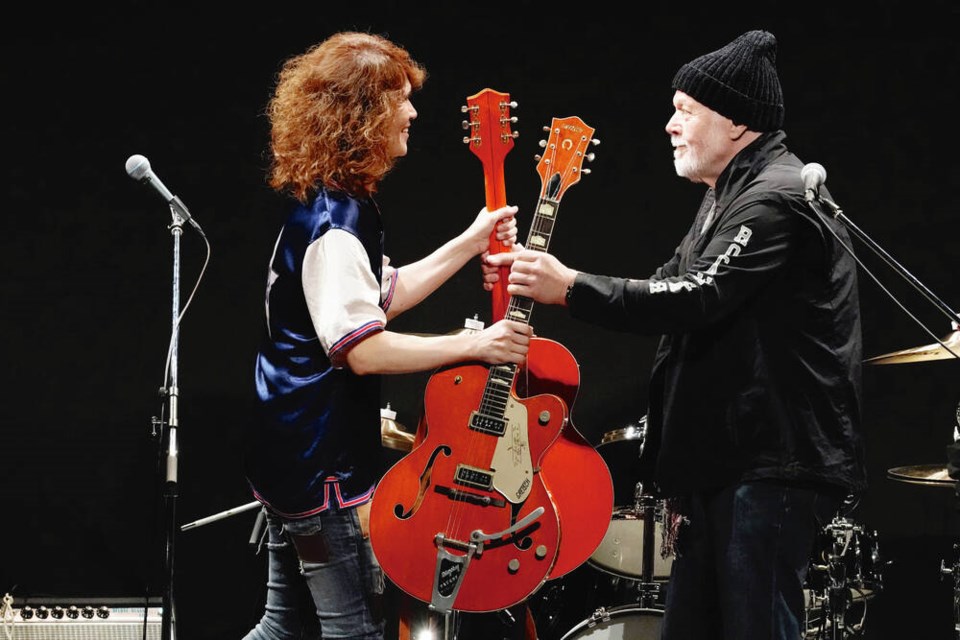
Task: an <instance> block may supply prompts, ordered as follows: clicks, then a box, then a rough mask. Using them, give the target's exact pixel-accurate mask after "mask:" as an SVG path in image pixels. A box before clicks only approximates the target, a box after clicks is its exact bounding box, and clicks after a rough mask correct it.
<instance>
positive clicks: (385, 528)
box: [370, 137, 568, 613]
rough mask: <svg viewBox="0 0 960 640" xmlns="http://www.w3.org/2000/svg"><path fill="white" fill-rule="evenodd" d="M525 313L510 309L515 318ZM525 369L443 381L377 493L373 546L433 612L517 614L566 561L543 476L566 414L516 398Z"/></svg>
mask: <svg viewBox="0 0 960 640" xmlns="http://www.w3.org/2000/svg"><path fill="white" fill-rule="evenodd" d="M511 140H512V137H511ZM525 304H526V305H529V301H526V302H524V301H516V300H510V301H509V304H508V309H507V313H513V314H514V315H519V314H521V313H522V309H523V307H524V305H525ZM517 370H518V367H517V366H516V365H513V364H503V365H498V366H490V365H487V364H485V363H466V364H461V365H458V366H452V367H447V368H442V369H440V370H439V371H437V372H436V373H434V374H433V375H432V376H431V377H430V380H429V381H428V382H427V385H426V390H425V392H424V412H423V416H422V417H421V421H420V426H419V429H418V435H417V441H416V442H415V444H414V447H413V449H412V450H411V451H410V452H409V453H408V454H407V455H406V456H404V457H403V458H402V459H401V460H400V461H399V462H397V463H396V464H394V465H393V466H392V467H390V469H388V470H387V472H386V473H385V474H384V476H383V478H381V480H380V482H379V484H378V485H377V489H376V491H375V492H374V495H373V500H372V501H371V509H370V542H371V545H372V546H373V550H374V553H375V554H376V556H377V560H378V561H379V562H380V566H381V567H382V568H383V571H384V573H385V574H386V576H387V577H388V578H389V579H390V580H391V582H393V583H394V584H395V585H396V586H397V587H398V588H400V589H401V590H402V591H404V592H405V593H407V594H408V595H410V596H412V597H414V598H416V599H418V600H421V601H423V602H426V603H429V604H430V607H431V609H432V610H434V611H438V612H443V613H448V612H451V611H472V612H485V611H498V610H501V609H506V608H508V607H511V606H514V605H516V604H518V603H520V602H523V601H524V600H525V599H526V598H528V597H529V596H530V595H532V594H533V593H534V592H535V591H536V590H537V589H538V588H539V587H540V586H541V585H542V584H543V583H544V582H545V581H546V580H547V577H548V575H549V574H550V570H551V568H552V567H553V563H554V560H555V559H556V557H557V553H558V549H559V545H560V521H559V518H558V516H557V511H556V508H555V506H554V504H553V500H552V499H551V496H550V493H549V492H548V491H547V489H546V487H545V486H544V483H543V480H542V477H541V474H540V473H539V470H540V462H541V458H542V457H543V454H544V452H545V451H546V450H547V449H548V448H549V446H550V445H551V444H552V443H553V442H554V441H556V440H557V439H558V437H559V436H560V431H561V429H562V428H563V426H564V425H565V424H566V423H567V420H568V414H567V406H566V404H565V403H564V402H563V400H562V399H561V398H559V397H558V396H555V395H549V394H543V395H537V396H531V397H525V398H520V397H518V396H517V394H516V393H515V391H514V388H515V384H516V382H517Z"/></svg>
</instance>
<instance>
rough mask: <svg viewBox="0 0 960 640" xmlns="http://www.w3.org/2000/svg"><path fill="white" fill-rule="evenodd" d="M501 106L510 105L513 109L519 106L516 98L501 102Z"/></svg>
mask: <svg viewBox="0 0 960 640" xmlns="http://www.w3.org/2000/svg"><path fill="white" fill-rule="evenodd" d="M500 106H501V107H502V106H508V107H510V108H511V109H516V108H517V101H516V100H511V101H510V102H501V103H500Z"/></svg>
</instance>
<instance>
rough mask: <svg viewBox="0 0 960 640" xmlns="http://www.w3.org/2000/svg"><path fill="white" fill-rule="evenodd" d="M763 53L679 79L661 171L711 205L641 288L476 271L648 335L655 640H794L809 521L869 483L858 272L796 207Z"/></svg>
mask: <svg viewBox="0 0 960 640" xmlns="http://www.w3.org/2000/svg"><path fill="white" fill-rule="evenodd" d="M776 54H777V41H776V39H775V37H774V36H773V35H772V34H771V33H769V32H767V31H761V30H755V31H749V32H747V33H744V34H742V35H740V36H739V37H737V38H735V39H734V40H733V41H731V42H730V43H729V44H727V45H725V46H723V47H721V48H719V49H717V50H715V51H712V52H710V53H707V54H705V55H701V56H699V57H697V58H695V59H693V60H692V61H690V62H688V63H686V64H684V65H682V66H681V67H680V69H679V70H678V71H677V73H676V75H675V77H674V80H673V89H674V90H675V93H674V96H673V106H674V113H673V115H672V116H671V118H670V120H669V122H668V123H667V126H666V131H667V134H668V135H669V137H670V143H671V145H672V147H673V161H674V167H675V169H676V172H677V175H679V176H681V177H683V178H686V179H688V180H690V181H692V182H694V183H702V184H704V185H705V186H706V191H705V193H704V196H703V200H702V202H701V204H700V207H699V210H698V211H697V212H696V215H695V217H694V219H693V221H692V224H691V226H690V229H689V231H688V232H687V234H686V236H685V237H684V238H683V239H682V240H681V241H680V243H679V245H677V247H676V250H675V253H674V254H673V255H672V257H670V259H669V260H668V261H667V262H666V263H665V264H664V265H663V266H661V267H660V268H658V269H657V270H656V271H655V272H654V273H653V274H652V275H650V276H649V277H647V278H644V279H632V278H624V277H613V276H606V275H595V274H589V273H586V272H583V271H578V270H574V269H571V268H569V267H567V266H565V265H563V264H562V263H561V262H560V261H559V260H557V259H556V258H555V257H553V256H552V255H550V254H547V253H544V252H539V251H531V250H523V251H519V252H504V253H499V254H496V255H491V256H487V257H485V260H486V264H487V266H486V267H485V269H488V270H489V269H493V268H495V267H499V266H501V265H505V264H511V263H512V268H511V273H510V284H509V286H508V292H509V293H510V294H511V295H519V296H525V297H529V298H532V299H534V300H536V301H538V302H542V303H546V304H561V305H565V306H567V307H568V309H569V312H570V314H571V315H572V316H573V317H574V318H577V319H579V320H581V321H585V322H588V323H592V324H596V325H599V326H603V327H607V328H611V329H615V330H621V331H631V332H636V333H640V334H647V335H660V336H661V340H660V345H659V348H658V351H657V354H656V357H655V361H654V365H653V371H652V373H651V377H650V385H649V411H648V416H647V418H648V419H647V429H648V433H647V439H648V442H647V446H646V447H645V451H644V456H645V460H643V461H642V463H643V464H646V465H648V468H647V469H644V470H642V471H643V473H644V474H652V477H648V479H652V481H653V486H654V487H655V488H656V492H657V493H658V494H659V495H660V496H661V497H662V498H663V499H664V501H665V504H666V506H667V518H666V520H667V526H666V529H667V531H668V532H669V533H670V534H671V535H670V536H668V543H669V544H668V545H667V548H672V549H674V550H675V551H676V557H675V559H674V561H673V564H672V572H671V575H670V578H669V581H668V583H667V597H666V608H665V612H664V616H663V621H662V633H663V636H662V637H663V639H664V640H677V639H681V638H682V639H684V640H700V639H707V638H710V639H716V638H723V639H724V640H767V639H776V640H786V639H790V640H797V639H799V638H800V637H801V635H802V633H803V629H802V626H803V621H804V611H805V603H804V592H803V586H804V582H805V579H806V573H807V567H808V564H809V561H810V559H811V554H812V551H813V547H814V542H815V540H816V537H817V534H818V532H819V527H820V525H822V524H825V523H827V522H829V521H830V519H831V517H832V516H834V515H836V514H837V512H838V509H839V508H840V505H841V504H842V502H843V499H844V498H845V497H847V496H848V495H850V494H856V493H858V492H860V491H863V490H864V489H865V488H866V471H865V465H864V452H863V442H862V434H861V365H860V363H861V361H862V343H861V333H860V306H859V298H858V289H857V287H858V285H857V273H856V261H855V260H854V258H853V257H852V255H851V254H850V253H849V252H848V251H847V250H846V249H845V248H844V246H843V245H845V246H846V247H850V238H849V236H848V234H847V232H846V230H845V229H844V228H843V226H842V225H841V224H840V223H839V222H837V221H836V220H834V219H832V218H830V217H827V216H822V215H819V213H818V212H817V211H815V210H814V209H813V208H812V207H811V206H810V205H809V203H808V202H807V201H806V200H805V197H804V196H805V190H804V184H803V180H802V179H801V176H800V172H801V168H802V167H803V162H802V161H801V160H800V159H799V158H797V157H796V156H795V155H794V154H793V153H791V152H790V151H789V150H788V148H787V146H786V142H785V140H786V134H785V133H784V132H783V131H782V130H781V128H782V126H783V121H784V102H783V93H782V89H781V86H780V80H779V77H778V74H777V69H776ZM821 193H822V195H824V196H826V197H829V194H828V193H827V192H826V190H825V189H823V188H821ZM648 454H651V455H650V457H647V456H648Z"/></svg>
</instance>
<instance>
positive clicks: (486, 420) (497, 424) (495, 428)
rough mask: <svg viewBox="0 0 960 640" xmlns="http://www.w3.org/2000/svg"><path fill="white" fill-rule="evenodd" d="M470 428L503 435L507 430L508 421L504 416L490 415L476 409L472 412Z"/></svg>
mask: <svg viewBox="0 0 960 640" xmlns="http://www.w3.org/2000/svg"><path fill="white" fill-rule="evenodd" d="M470 428H471V429H473V430H475V431H482V432H483V433H490V434H493V435H496V436H502V435H503V434H504V433H506V431H507V421H506V420H505V419H504V418H499V417H496V416H488V415H484V414H482V413H479V412H477V411H474V412H473V413H471V414H470Z"/></svg>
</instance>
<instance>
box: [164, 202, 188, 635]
mask: <svg viewBox="0 0 960 640" xmlns="http://www.w3.org/2000/svg"><path fill="white" fill-rule="evenodd" d="M170 213H171V215H172V219H173V222H172V223H171V224H170V235H171V236H172V238H173V299H172V313H173V322H172V325H171V334H170V351H169V354H168V357H169V363H170V368H169V375H168V377H167V382H166V387H164V388H163V389H161V390H160V392H161V394H162V395H165V396H166V398H167V406H168V410H169V413H168V417H167V421H166V427H167V429H166V433H167V438H166V452H165V455H166V464H165V471H166V475H165V479H164V485H163V506H164V514H165V518H164V523H165V526H164V535H165V539H164V566H163V569H164V585H163V612H162V628H161V632H160V638H161V640H175V638H176V614H175V611H174V602H175V601H174V595H173V574H174V571H173V567H174V543H175V540H176V531H177V527H176V503H177V496H178V493H179V489H178V486H179V485H178V480H177V469H178V467H177V463H178V455H179V451H178V445H177V428H178V427H179V426H180V418H179V389H178V388H177V351H178V347H179V332H180V328H179V327H180V236H181V235H182V233H183V220H184V219H183V217H182V216H181V215H180V213H179V211H178V208H177V207H174V206H173V205H171V206H170ZM160 428H161V440H162V439H163V438H162V430H163V424H162V423H161V424H160Z"/></svg>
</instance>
